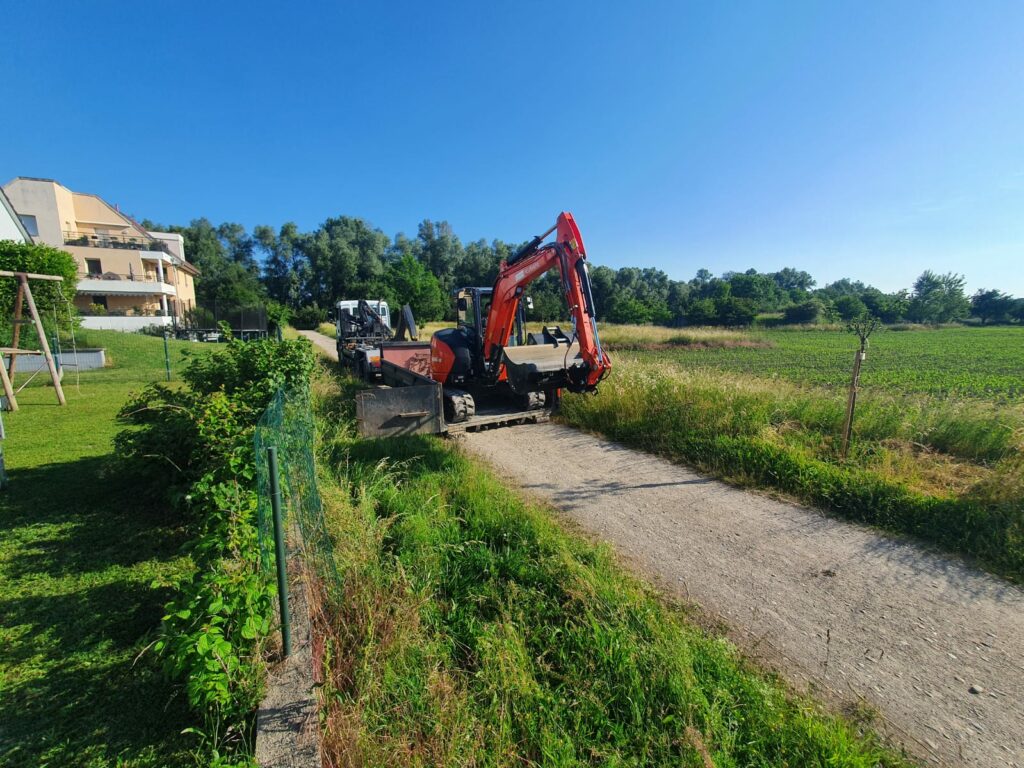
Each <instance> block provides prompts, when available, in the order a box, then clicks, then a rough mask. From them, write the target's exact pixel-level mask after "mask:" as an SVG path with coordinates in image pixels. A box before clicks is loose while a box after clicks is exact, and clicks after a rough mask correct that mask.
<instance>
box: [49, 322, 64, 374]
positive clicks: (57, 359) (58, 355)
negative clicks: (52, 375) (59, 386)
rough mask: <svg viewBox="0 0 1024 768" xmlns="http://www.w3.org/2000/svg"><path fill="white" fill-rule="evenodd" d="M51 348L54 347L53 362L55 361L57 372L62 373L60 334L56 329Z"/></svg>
mask: <svg viewBox="0 0 1024 768" xmlns="http://www.w3.org/2000/svg"><path fill="white" fill-rule="evenodd" d="M50 349H52V350H53V351H54V355H53V363H54V365H56V366H57V373H60V360H61V353H60V336H58V335H57V332H56V331H54V333H53V344H51V345H50Z"/></svg>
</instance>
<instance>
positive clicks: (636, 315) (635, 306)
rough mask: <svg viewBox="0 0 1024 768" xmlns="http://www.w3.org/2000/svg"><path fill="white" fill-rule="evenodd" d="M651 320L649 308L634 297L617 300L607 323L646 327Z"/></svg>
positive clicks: (623, 297)
mask: <svg viewBox="0 0 1024 768" xmlns="http://www.w3.org/2000/svg"><path fill="white" fill-rule="evenodd" d="M651 319H652V313H651V308H650V307H649V306H647V304H645V303H644V302H642V301H640V300H639V299H637V298H636V297H634V296H621V297H619V298H617V299H616V300H615V302H614V303H613V304H612V311H611V312H610V313H609V314H608V321H609V322H612V323H626V324H633V325H646V324H647V323H650V322H651Z"/></svg>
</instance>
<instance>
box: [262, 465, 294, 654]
mask: <svg viewBox="0 0 1024 768" xmlns="http://www.w3.org/2000/svg"><path fill="white" fill-rule="evenodd" d="M267 464H268V465H269V469H270V508H271V509H272V510H273V513H274V559H275V560H276V561H277V595H278V600H279V601H280V603H281V645H282V646H283V649H284V655H285V657H288V656H289V655H290V654H291V652H292V617H291V614H290V613H289V611H288V569H287V563H286V562H285V553H284V524H283V523H282V522H281V484H280V482H279V481H278V475H277V448H276V447H274V446H273V445H270V446H267Z"/></svg>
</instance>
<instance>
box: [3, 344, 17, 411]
mask: <svg viewBox="0 0 1024 768" xmlns="http://www.w3.org/2000/svg"><path fill="white" fill-rule="evenodd" d="M15 357H16V355H11V365H14V358H15ZM2 358H3V355H0V381H2V382H3V385H4V397H6V398H7V410H8V411H16V410H18V400H17V398H15V397H14V387H13V386H11V377H10V376H8V375H7V366H6V365H4V361H3V359H2Z"/></svg>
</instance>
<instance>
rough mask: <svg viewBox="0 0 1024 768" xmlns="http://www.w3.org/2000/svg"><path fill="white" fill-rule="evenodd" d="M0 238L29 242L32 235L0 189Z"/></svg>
mask: <svg viewBox="0 0 1024 768" xmlns="http://www.w3.org/2000/svg"><path fill="white" fill-rule="evenodd" d="M0 240H13V241H14V242H16V243H31V242H32V235H30V234H29V233H28V231H27V230H26V229H25V226H24V225H23V224H22V223H21V219H19V218H18V214H17V213H16V212H15V210H14V207H13V206H12V205H11V201H10V200H8V199H7V195H5V194H4V191H3V189H0Z"/></svg>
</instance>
